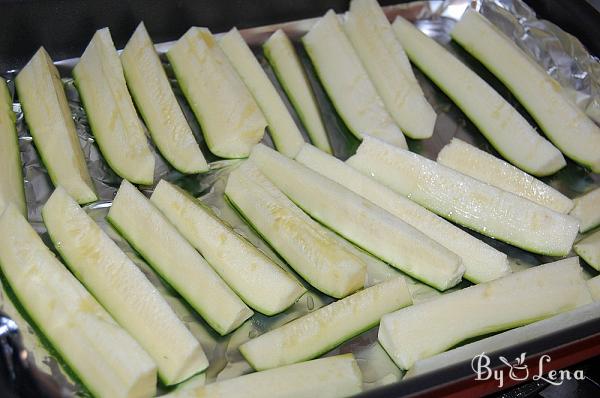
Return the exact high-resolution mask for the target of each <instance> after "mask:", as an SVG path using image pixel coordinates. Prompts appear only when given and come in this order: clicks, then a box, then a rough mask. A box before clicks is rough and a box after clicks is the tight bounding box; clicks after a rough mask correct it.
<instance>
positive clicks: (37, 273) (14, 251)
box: [0, 204, 156, 398]
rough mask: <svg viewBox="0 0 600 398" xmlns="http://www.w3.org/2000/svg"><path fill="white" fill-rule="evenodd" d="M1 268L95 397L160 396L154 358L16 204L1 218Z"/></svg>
mask: <svg viewBox="0 0 600 398" xmlns="http://www.w3.org/2000/svg"><path fill="white" fill-rule="evenodd" d="M0 268H1V269H2V274H3V276H4V277H5V278H6V280H7V281H8V282H9V285H10V288H11V289H12V291H13V292H14V293H15V296H16V297H17V300H18V302H19V304H20V305H21V306H22V308H24V309H25V312H26V313H27V315H28V316H29V317H30V318H31V319H33V321H34V324H35V325H36V326H37V327H38V328H39V330H41V331H42V335H43V336H44V337H45V338H46V339H47V340H48V341H49V342H50V343H51V345H52V347H53V348H54V349H56V351H57V352H58V353H59V355H60V356H61V358H62V359H63V360H64V361H65V362H66V363H67V365H68V367H69V368H70V369H72V370H73V371H74V373H76V375H77V376H78V378H79V379H80V380H81V381H82V382H83V384H84V385H85V386H86V388H87V389H88V390H89V391H91V392H92V394H94V395H95V396H98V397H107V398H108V397H123V398H129V397H137V396H148V395H152V394H154V393H155V390H156V366H155V364H154V362H153V361H152V359H151V358H150V356H149V355H148V354H147V353H146V352H145V351H144V350H143V349H142V348H141V347H140V346H139V345H138V343H137V342H136V341H135V340H134V339H133V338H132V337H131V336H129V334H127V333H126V332H125V331H124V330H123V329H122V328H121V327H120V326H119V325H117V323H116V322H115V321H114V320H113V318H112V317H111V316H110V315H109V314H108V313H107V312H106V311H105V310H104V308H103V307H102V306H101V305H100V304H99V303H98V302H97V301H96V300H95V299H94V297H93V296H92V295H91V294H90V293H88V291H87V290H86V289H85V288H84V287H83V286H82V285H81V284H80V283H79V281H77V279H76V278H75V277H74V276H73V275H72V274H71V273H70V272H69V271H68V270H67V269H65V267H64V266H63V264H62V263H61V262H60V261H59V260H58V259H57V258H56V256H55V255H54V253H52V252H51V251H50V249H48V247H46V245H45V244H44V243H43V241H42V240H41V238H40V237H39V235H38V234H37V233H36V232H35V230H34V229H33V227H32V226H31V225H30V224H29V223H28V222H27V220H26V219H25V218H24V217H23V216H22V215H21V214H20V213H19V211H18V210H17V209H16V208H15V207H14V205H12V204H11V205H9V206H8V207H7V209H6V210H5V211H4V213H3V214H2V215H1V216H0ZM41 291H43V292H44V294H43V295H42V296H40V292H41Z"/></svg>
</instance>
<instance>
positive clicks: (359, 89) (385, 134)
mask: <svg viewBox="0 0 600 398" xmlns="http://www.w3.org/2000/svg"><path fill="white" fill-rule="evenodd" d="M302 42H303V43H304V48H306V52H307V53H308V55H309V57H310V59H311V61H312V63H313V65H314V67H315V70H316V71H317V75H319V79H320V80H321V83H322V84H323V86H324V87H325V91H327V94H328V95H329V98H330V99H331V101H332V102H333V105H334V106H335V109H336V110H337V112H338V113H339V115H340V116H341V118H342V119H343V120H344V123H345V124H346V126H347V127H348V129H349V130H350V131H351V132H352V134H354V135H355V136H356V137H357V138H358V139H359V140H361V139H362V137H363V135H365V134H369V135H373V136H376V137H379V138H381V139H382V140H384V141H386V142H389V143H390V144H392V145H397V146H399V147H401V148H406V147H407V145H406V139H405V138H404V135H403V134H402V131H401V130H400V128H399V127H398V126H397V125H396V123H394V120H393V119H392V117H391V116H390V114H389V113H388V111H387V110H386V109H385V105H384V104H383V101H382V100H381V97H379V94H377V91H376V90H375V87H374V86H373V83H371V80H369V75H368V74H367V71H366V70H365V68H364V67H363V65H362V63H361V62H360V59H359V58H358V55H357V54H356V52H355V51H354V48H352V44H351V43H350V41H349V40H348V38H347V37H346V34H345V33H344V30H343V29H342V25H341V24H340V20H339V17H338V16H337V15H336V14H335V12H334V11H333V10H329V11H328V12H327V13H326V14H325V15H324V16H323V17H322V18H320V19H319V21H318V22H317V23H316V24H315V25H314V26H313V27H312V29H311V30H310V31H309V32H308V33H307V34H306V35H305V36H304V37H303V38H302Z"/></svg>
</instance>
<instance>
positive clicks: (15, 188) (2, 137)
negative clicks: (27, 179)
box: [0, 78, 27, 215]
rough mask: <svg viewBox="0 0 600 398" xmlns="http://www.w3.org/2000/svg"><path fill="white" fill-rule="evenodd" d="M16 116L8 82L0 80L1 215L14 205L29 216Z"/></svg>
mask: <svg viewBox="0 0 600 398" xmlns="http://www.w3.org/2000/svg"><path fill="white" fill-rule="evenodd" d="M15 122H16V115H15V113H14V112H13V110H12V99H11V98H10V94H9V92H8V87H7V85H6V81H4V79H2V78H0V214H2V212H3V211H4V209H5V208H6V207H7V206H8V205H9V204H10V203H12V204H14V205H15V206H16V207H17V209H19V211H20V212H21V214H23V215H26V214H27V206H26V204H25V188H24V186H23V169H22V166H21V152H20V150H19V141H18V139H17V128H16V126H15Z"/></svg>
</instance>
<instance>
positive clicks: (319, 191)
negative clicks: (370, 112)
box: [250, 144, 465, 290]
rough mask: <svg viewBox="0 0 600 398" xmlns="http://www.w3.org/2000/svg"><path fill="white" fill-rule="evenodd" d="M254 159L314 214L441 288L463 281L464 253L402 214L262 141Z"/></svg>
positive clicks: (288, 194)
mask: <svg viewBox="0 0 600 398" xmlns="http://www.w3.org/2000/svg"><path fill="white" fill-rule="evenodd" d="M399 150H402V151H404V150H403V149H399ZM250 159H252V161H254V162H255V163H256V165H257V166H258V168H259V169H260V171H261V172H262V173H263V174H264V175H265V176H266V177H267V178H268V179H269V180H271V182H272V183H273V184H275V185H276V186H277V187H278V188H279V189H280V190H281V191H282V192H283V193H284V194H286V195H287V196H288V197H289V198H290V199H291V200H292V201H293V202H294V203H296V204H297V205H298V206H299V207H301V208H302V209H303V210H304V211H306V212H307V213H308V214H310V216H311V217H313V218H314V219H316V220H318V221H319V222H321V223H323V224H324V225H326V226H328V227H329V228H331V229H332V230H334V231H336V232H337V233H339V234H340V235H341V236H343V237H345V238H346V239H348V240H349V241H351V242H353V243H355V244H356V245H357V246H359V247H362V248H363V249H365V250H366V251H368V252H370V253H372V254H373V255H375V256H377V257H379V258H381V259H382V260H384V261H386V262H387V263H389V264H391V265H393V266H394V267H396V268H398V269H400V270H401V271H403V272H405V273H407V274H408V275H410V276H412V277H414V278H416V279H418V280H420V281H422V282H423V283H426V284H428V285H431V286H433V287H435V288H436V289H439V290H445V289H448V288H450V287H452V286H454V285H456V284H457V283H458V282H460V280H461V277H462V275H463V273H464V270H465V269H464V266H463V264H462V261H461V259H460V257H458V256H457V255H456V254H455V253H453V252H451V251H450V250H448V249H446V248H445V247H443V246H442V245H440V244H439V243H437V242H435V241H434V240H433V239H431V238H429V237H428V236H427V235H425V234H423V233H422V232H420V231H418V230H417V229H415V228H413V227H411V226H410V225H408V224H406V223H405V222H404V221H402V220H400V219H399V218H398V217H396V216H394V215H392V214H390V213H389V212H387V211H385V210H384V209H382V208H380V207H378V206H376V205H375V204H373V203H372V202H370V201H368V200H366V199H364V198H362V197H360V196H359V195H357V194H355V193H354V192H352V191H351V190H349V189H347V188H344V187H343V186H342V185H340V184H338V183H336V182H334V181H332V180H330V179H328V178H326V177H324V176H322V175H320V174H319V173H317V172H315V171H313V170H311V169H309V168H308V167H306V166H303V165H302V164H300V163H298V162H296V161H294V160H291V159H288V158H286V157H285V156H282V155H281V154H279V153H277V152H276V151H274V150H272V149H270V148H268V147H266V146H264V145H262V144H258V145H257V146H255V147H254V149H253V150H252V153H251V155H250Z"/></svg>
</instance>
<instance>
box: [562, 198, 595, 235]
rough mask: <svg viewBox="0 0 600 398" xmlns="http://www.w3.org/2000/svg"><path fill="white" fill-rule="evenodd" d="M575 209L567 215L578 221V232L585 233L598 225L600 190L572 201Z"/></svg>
mask: <svg viewBox="0 0 600 398" xmlns="http://www.w3.org/2000/svg"><path fill="white" fill-rule="evenodd" d="M573 203H575V207H573V210H571V212H570V213H569V214H570V215H572V216H573V217H576V218H577V219H578V220H579V230H580V231H581V232H587V231H589V230H590V229H592V228H594V227H596V226H598V225H600V188H596V189H594V190H592V191H590V192H587V193H586V194H584V195H582V196H580V197H578V198H575V199H573Z"/></svg>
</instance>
